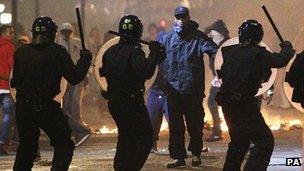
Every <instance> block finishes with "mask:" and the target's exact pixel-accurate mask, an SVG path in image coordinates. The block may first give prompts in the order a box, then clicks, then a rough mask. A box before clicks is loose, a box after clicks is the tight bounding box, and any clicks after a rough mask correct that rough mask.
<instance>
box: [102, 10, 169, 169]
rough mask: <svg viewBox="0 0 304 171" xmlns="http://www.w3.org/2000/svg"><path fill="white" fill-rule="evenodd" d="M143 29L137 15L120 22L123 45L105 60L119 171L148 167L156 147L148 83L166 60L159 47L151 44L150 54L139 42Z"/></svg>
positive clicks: (103, 70) (110, 51)
mask: <svg viewBox="0 0 304 171" xmlns="http://www.w3.org/2000/svg"><path fill="white" fill-rule="evenodd" d="M142 31H143V25H142V23H141V20H140V19H139V18H138V17H137V16H134V15H126V16H124V17H122V18H121V20H120V22H119V33H120V34H121V38H120V40H119V43H117V44H115V45H113V46H112V47H110V48H109V49H108V50H107V51H106V52H105V54H104V56H103V67H102V68H101V69H100V74H101V76H105V78H106V81H107V84H108V88H107V95H105V93H103V95H104V96H107V97H108V107H109V111H110V113H111V115H112V117H113V119H114V121H115V123H116V125H117V127H118V142H117V149H116V154H115V159H114V168H115V170H116V171H138V170H140V169H141V168H142V166H143V165H144V163H145V161H146V159H147V157H148V155H149V152H150V149H151V146H152V127H151V122H150V119H149V115H148V112H147V109H146V106H145V104H144V98H143V93H144V91H145V90H144V89H145V87H144V83H145V81H146V80H147V79H150V78H151V77H152V76H153V74H154V70H155V67H156V65H157V64H159V63H161V62H162V61H163V60H164V57H165V50H164V48H162V47H161V46H160V44H159V43H157V42H154V41H151V42H150V44H149V49H150V54H149V56H148V58H145V53H144V51H143V50H142V47H141V45H140V43H139V42H138V41H139V39H140V38H141V36H142Z"/></svg>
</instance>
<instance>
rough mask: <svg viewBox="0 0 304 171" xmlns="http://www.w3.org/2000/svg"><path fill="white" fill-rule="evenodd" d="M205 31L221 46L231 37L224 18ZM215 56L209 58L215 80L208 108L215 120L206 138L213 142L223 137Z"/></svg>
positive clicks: (211, 88) (212, 84)
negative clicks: (217, 96) (218, 103)
mask: <svg viewBox="0 0 304 171" xmlns="http://www.w3.org/2000/svg"><path fill="white" fill-rule="evenodd" d="M205 33H206V34H207V35H208V37H210V38H211V39H212V40H213V42H215V43H216V44H217V45H218V46H221V45H222V44H223V43H224V42H225V41H227V40H228V39H229V38H230V37H229V31H228V29H227V26H226V24H225V23H224V21H223V20H216V21H215V22H214V23H212V24H211V26H209V27H207V28H206V31H205ZM213 57H214V56H212V57H211V58H209V67H210V69H211V72H212V76H213V80H212V83H211V87H210V91H209V92H210V94H209V97H208V108H209V111H210V113H211V116H212V120H213V128H212V134H211V135H210V137H208V138H206V139H205V141H207V142H213V141H220V140H222V139H223V137H222V130H221V119H220V115H219V111H218V105H217V103H216V100H215V96H216V94H217V92H218V91H219V89H220V83H219V81H218V78H217V76H216V73H215V70H214V58H213Z"/></svg>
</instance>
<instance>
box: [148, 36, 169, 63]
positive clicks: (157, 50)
mask: <svg viewBox="0 0 304 171" xmlns="http://www.w3.org/2000/svg"><path fill="white" fill-rule="evenodd" d="M149 49H150V54H153V55H154V56H156V60H157V64H160V63H162V62H163V61H164V60H165V58H166V49H165V48H164V47H163V46H162V45H161V44H160V43H159V42H156V41H150V42H149Z"/></svg>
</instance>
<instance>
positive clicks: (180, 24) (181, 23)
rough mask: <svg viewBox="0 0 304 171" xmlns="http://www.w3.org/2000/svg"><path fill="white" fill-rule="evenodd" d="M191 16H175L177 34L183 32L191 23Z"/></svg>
mask: <svg viewBox="0 0 304 171" xmlns="http://www.w3.org/2000/svg"><path fill="white" fill-rule="evenodd" d="M189 21H190V16H189V15H186V14H179V15H175V19H174V29H175V31H176V32H177V33H179V32H181V31H182V30H183V28H184V27H185V26H186V25H187V24H188V23H189Z"/></svg>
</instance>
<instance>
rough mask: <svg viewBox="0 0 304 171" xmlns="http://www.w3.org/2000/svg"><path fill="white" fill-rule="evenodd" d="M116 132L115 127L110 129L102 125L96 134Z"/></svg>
mask: <svg viewBox="0 0 304 171" xmlns="http://www.w3.org/2000/svg"><path fill="white" fill-rule="evenodd" d="M117 132H118V130H117V128H114V129H110V128H108V127H106V126H105V125H103V126H102V128H100V129H99V130H98V131H97V134H116V133H117Z"/></svg>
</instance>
